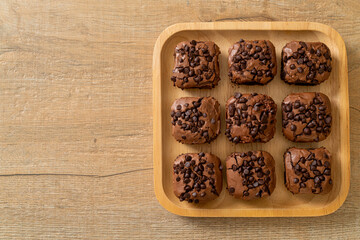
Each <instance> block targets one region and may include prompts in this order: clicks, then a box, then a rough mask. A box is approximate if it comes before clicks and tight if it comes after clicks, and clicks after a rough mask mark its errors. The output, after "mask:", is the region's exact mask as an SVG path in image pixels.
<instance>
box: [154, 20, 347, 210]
mask: <svg viewBox="0 0 360 240" xmlns="http://www.w3.org/2000/svg"><path fill="white" fill-rule="evenodd" d="M240 38H243V39H249V40H256V39H268V40H270V41H271V42H272V43H273V44H274V46H275V48H276V57H277V63H278V72H277V75H276V77H275V78H274V80H273V81H271V82H270V83H268V84H267V85H265V86H243V85H241V86H235V85H233V84H231V82H230V80H229V78H228V76H227V72H228V67H227V58H228V49H229V47H230V46H231V45H232V44H233V43H235V42H236V41H238V40H239V39H240ZM192 39H195V40H211V41H214V42H215V43H216V44H217V45H218V46H219V47H220V51H221V55H220V72H221V81H220V82H219V85H218V86H217V87H215V88H214V89H210V90H205V89H202V90H198V89H192V90H183V91H182V90H181V89H179V88H176V87H174V86H173V84H172V82H171V80H170V77H171V73H172V69H173V63H174V59H173V52H174V48H175V46H176V44H177V43H178V42H181V41H184V40H192ZM291 40H301V41H320V42H323V43H325V44H326V45H327V46H328V47H329V48H330V50H331V54H332V57H333V70H332V73H331V75H330V78H329V79H328V80H327V81H325V82H324V83H322V84H320V85H317V86H290V85H287V84H285V83H284V81H282V80H281V79H280V54H281V49H282V47H283V46H284V45H285V44H286V43H287V42H289V41H291ZM347 71H348V70H347V57H346V48H345V44H344V41H343V40H342V38H341V36H340V35H339V34H338V33H337V32H336V31H335V30H334V29H332V28H331V27H329V26H326V25H323V24H319V23H310V22H216V23H181V24H175V25H173V26H170V27H169V28H167V29H166V30H164V31H163V32H162V33H161V34H160V36H159V38H158V39H157V41H156V44H155V48H154V55H153V107H154V108H153V114H154V118H153V119H154V120H153V128H154V149H153V150H154V153H153V154H154V155H153V157H154V180H155V193H156V197H157V198H158V200H159V202H160V204H161V205H162V206H163V207H164V208H165V209H167V210H168V211H170V212H172V213H174V214H178V215H183V216H192V217H295V216H320V215H326V214H330V213H332V212H334V211H336V210H337V209H338V208H339V207H340V206H341V205H342V204H343V202H344V201H345V199H346V196H347V194H348V191H349V185H350V145H349V101H348V100H349V97H348V73H347ZM314 91H320V92H322V93H324V94H326V95H327V96H329V98H330V100H331V103H332V115H333V125H332V130H331V134H330V136H329V137H328V138H327V139H326V140H324V141H322V142H319V143H293V142H290V141H288V140H287V139H285V137H284V136H283V135H282V131H281V111H280V106H281V102H282V100H283V99H284V98H285V96H287V95H288V94H290V93H292V92H314ZM234 92H242V93H249V92H250V93H251V92H257V93H264V94H267V95H269V96H271V97H272V98H273V99H274V101H275V102H276V104H277V106H278V113H277V117H276V118H277V125H276V134H275V137H274V138H273V139H272V140H270V141H269V142H268V143H254V144H237V145H235V144H232V143H230V142H229V141H228V140H227V139H226V137H225V135H224V132H225V121H224V118H225V112H224V108H225V102H226V100H227V99H228V98H229V97H230V96H232V95H233V94H234ZM185 96H199V97H200V96H213V97H215V98H216V99H217V100H218V101H219V103H220V105H221V108H222V111H221V113H222V115H221V121H222V122H221V134H220V135H219V136H218V138H217V139H216V140H215V141H213V142H212V143H210V144H202V145H184V144H180V143H178V142H176V141H175V139H174V138H173V137H172V135H171V120H170V106H171V104H172V102H173V101H174V100H175V99H177V98H180V97H185ZM291 146H296V147H303V148H308V147H320V146H324V147H326V148H327V149H328V150H329V151H330V152H331V154H332V156H333V160H332V161H333V163H332V178H333V182H334V186H333V190H332V191H331V193H329V194H326V195H293V194H291V193H290V192H289V191H287V189H286V187H285V185H284V166H283V165H284V164H283V154H284V152H285V150H286V149H287V148H288V147H291ZM249 150H265V151H268V152H269V153H271V154H272V155H273V157H274V159H275V162H276V175H277V176H276V177H277V182H276V188H275V191H274V192H273V194H272V195H271V196H270V197H268V198H264V199H259V200H254V201H243V200H239V199H235V198H233V197H232V196H230V195H229V194H228V192H227V190H226V189H225V188H226V179H225V174H223V177H224V185H223V191H222V192H221V194H220V196H219V197H218V198H217V199H216V200H214V201H211V202H209V203H205V204H198V205H194V204H189V203H186V202H180V201H179V200H178V199H177V198H176V197H175V195H174V194H173V189H172V166H173V161H174V159H175V158H176V157H177V156H178V155H179V154H181V153H187V152H189V153H192V152H200V151H203V152H211V153H214V154H215V155H217V156H218V157H219V158H220V159H221V160H222V162H223V165H224V163H225V162H224V161H225V158H226V156H228V155H229V154H230V153H232V152H242V151H249ZM224 172H225V171H223V173H224Z"/></svg>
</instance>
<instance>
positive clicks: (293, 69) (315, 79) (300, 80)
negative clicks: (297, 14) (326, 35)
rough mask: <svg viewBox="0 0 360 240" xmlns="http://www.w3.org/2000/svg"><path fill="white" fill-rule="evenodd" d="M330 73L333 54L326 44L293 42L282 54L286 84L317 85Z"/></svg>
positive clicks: (288, 44) (282, 70) (286, 46)
mask: <svg viewBox="0 0 360 240" xmlns="http://www.w3.org/2000/svg"><path fill="white" fill-rule="evenodd" d="M330 72H331V53H330V49H329V48H328V47H327V46H326V45H325V44H324V43H321V42H301V41H300V42H299V41H292V42H289V43H287V44H286V45H285V47H284V48H283V50H282V52H281V79H283V80H284V81H285V82H286V83H289V84H303V85H316V84H319V83H321V82H323V81H325V80H326V79H328V78H329V76H330Z"/></svg>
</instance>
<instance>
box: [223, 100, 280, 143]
mask: <svg viewBox="0 0 360 240" xmlns="http://www.w3.org/2000/svg"><path fill="white" fill-rule="evenodd" d="M225 114H226V131H225V135H226V136H227V137H228V139H229V140H230V141H232V142H234V143H251V142H268V141H269V140H270V139H272V138H273V137H274V133H275V123H276V119H275V115H276V104H275V102H274V101H273V100H272V98H271V97H269V96H267V95H263V94H257V93H251V94H247V93H246V94H241V93H235V95H234V96H233V97H231V98H229V100H228V101H227V102H226V113H225Z"/></svg>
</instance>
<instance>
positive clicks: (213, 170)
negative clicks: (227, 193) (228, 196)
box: [173, 153, 222, 203]
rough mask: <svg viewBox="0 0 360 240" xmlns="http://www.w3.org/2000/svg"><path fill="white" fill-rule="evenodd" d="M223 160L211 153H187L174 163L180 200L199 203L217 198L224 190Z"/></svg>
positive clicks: (175, 188) (175, 187)
mask: <svg viewBox="0 0 360 240" xmlns="http://www.w3.org/2000/svg"><path fill="white" fill-rule="evenodd" d="M221 169H222V168H221V162H220V160H219V158H218V157H216V156H215V155H212V154H210V153H198V154H197V153H187V154H182V155H180V156H178V157H177V158H176V160H175V162H174V165H173V171H174V175H173V186H174V193H175V195H176V196H177V197H178V198H179V199H180V201H187V202H189V203H192V202H193V203H199V202H203V201H209V200H213V199H215V198H217V197H218V196H219V194H220V192H221V190H222V171H221Z"/></svg>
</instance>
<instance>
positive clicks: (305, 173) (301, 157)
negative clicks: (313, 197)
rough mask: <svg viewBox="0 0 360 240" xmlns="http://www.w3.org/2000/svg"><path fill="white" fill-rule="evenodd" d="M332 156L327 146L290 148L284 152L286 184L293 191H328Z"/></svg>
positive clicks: (329, 188) (330, 184)
mask: <svg viewBox="0 0 360 240" xmlns="http://www.w3.org/2000/svg"><path fill="white" fill-rule="evenodd" d="M330 163H331V156H330V153H329V151H328V150H326V148H324V147H321V148H315V149H302V148H295V147H293V148H289V149H288V150H287V151H286V152H285V154H284V165H285V185H286V187H287V189H288V190H289V191H290V192H292V193H315V194H317V193H328V192H330V190H331V189H332V180H331V166H330Z"/></svg>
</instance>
